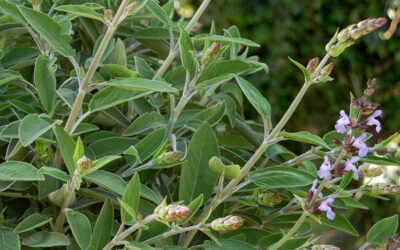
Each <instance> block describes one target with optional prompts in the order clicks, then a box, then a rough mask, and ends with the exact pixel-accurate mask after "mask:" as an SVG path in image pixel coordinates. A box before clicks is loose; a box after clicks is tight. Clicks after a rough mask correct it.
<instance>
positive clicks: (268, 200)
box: [254, 191, 283, 207]
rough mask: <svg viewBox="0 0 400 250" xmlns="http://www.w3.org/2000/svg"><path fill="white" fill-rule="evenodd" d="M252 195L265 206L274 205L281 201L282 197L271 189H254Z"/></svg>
mask: <svg viewBox="0 0 400 250" xmlns="http://www.w3.org/2000/svg"><path fill="white" fill-rule="evenodd" d="M254 196H255V197H256V199H257V203H258V204H260V205H262V206H266V207H274V206H276V205H278V204H279V203H281V202H282V201H283V197H282V196H281V195H280V194H277V193H274V192H271V191H267V192H264V193H261V192H258V191H256V192H255V193H254Z"/></svg>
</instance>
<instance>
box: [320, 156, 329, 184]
mask: <svg viewBox="0 0 400 250" xmlns="http://www.w3.org/2000/svg"><path fill="white" fill-rule="evenodd" d="M331 170H332V165H331V161H330V159H329V157H328V156H326V155H325V156H324V163H322V165H321V167H320V168H319V170H318V177H319V178H321V179H330V178H331V176H332V174H331Z"/></svg>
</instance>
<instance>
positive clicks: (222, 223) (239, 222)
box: [211, 215, 244, 231]
mask: <svg viewBox="0 0 400 250" xmlns="http://www.w3.org/2000/svg"><path fill="white" fill-rule="evenodd" d="M243 224H244V219H243V218H242V217H239V216H232V215H228V216H225V217H223V218H218V219H215V220H213V221H212V222H211V228H212V229H214V230H215V231H227V230H236V229H238V228H240V227H241V226H243Z"/></svg>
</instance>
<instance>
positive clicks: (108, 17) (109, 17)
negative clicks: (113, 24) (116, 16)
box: [104, 9, 113, 21]
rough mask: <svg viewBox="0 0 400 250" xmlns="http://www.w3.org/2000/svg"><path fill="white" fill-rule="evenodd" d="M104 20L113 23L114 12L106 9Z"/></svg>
mask: <svg viewBox="0 0 400 250" xmlns="http://www.w3.org/2000/svg"><path fill="white" fill-rule="evenodd" d="M104 19H106V20H108V21H111V20H112V19H113V12H112V10H109V9H105V10H104Z"/></svg>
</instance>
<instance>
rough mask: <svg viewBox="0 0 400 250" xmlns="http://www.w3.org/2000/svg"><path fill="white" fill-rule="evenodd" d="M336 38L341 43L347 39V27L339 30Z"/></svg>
mask: <svg viewBox="0 0 400 250" xmlns="http://www.w3.org/2000/svg"><path fill="white" fill-rule="evenodd" d="M337 39H338V41H339V42H341V43H343V42H346V41H347V39H349V28H346V29H343V30H341V31H340V32H339V34H338V36H337Z"/></svg>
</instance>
